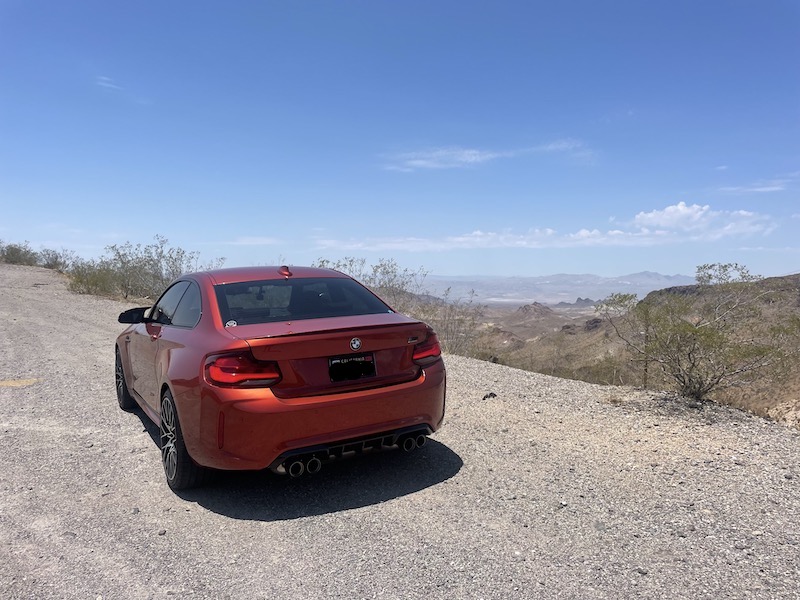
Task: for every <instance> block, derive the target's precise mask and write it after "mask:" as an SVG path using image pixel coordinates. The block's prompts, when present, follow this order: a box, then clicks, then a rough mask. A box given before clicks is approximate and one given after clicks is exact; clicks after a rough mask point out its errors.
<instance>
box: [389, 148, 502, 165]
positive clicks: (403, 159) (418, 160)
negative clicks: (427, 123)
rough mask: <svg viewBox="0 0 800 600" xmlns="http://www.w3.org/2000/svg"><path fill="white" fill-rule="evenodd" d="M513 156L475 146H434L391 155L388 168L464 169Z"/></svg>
mask: <svg viewBox="0 0 800 600" xmlns="http://www.w3.org/2000/svg"><path fill="white" fill-rule="evenodd" d="M508 156H513V153H510V152H493V151H490V150H478V149H475V148H460V147H458V146H451V147H448V148H433V149H429V150H420V151H417V152H405V153H401V154H396V155H395V156H393V157H390V163H389V165H387V169H391V170H396V171H416V170H419V169H462V168H464V167H474V166H476V165H480V164H482V163H486V162H489V161H492V160H495V159H497V158H500V157H508Z"/></svg>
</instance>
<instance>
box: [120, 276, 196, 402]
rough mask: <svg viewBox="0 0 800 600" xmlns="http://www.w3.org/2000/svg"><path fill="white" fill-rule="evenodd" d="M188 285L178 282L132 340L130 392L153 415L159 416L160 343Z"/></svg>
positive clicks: (156, 306) (138, 326) (165, 293)
mask: <svg viewBox="0 0 800 600" xmlns="http://www.w3.org/2000/svg"><path fill="white" fill-rule="evenodd" d="M189 285H190V283H189V282H188V281H179V282H177V283H175V284H174V285H172V286H171V287H170V288H169V289H167V291H165V292H164V293H163V294H162V295H161V298H159V300H158V302H156V303H155V305H154V306H153V308H152V310H151V311H150V318H149V319H148V320H147V322H145V323H140V324H139V325H137V326H136V330H135V331H134V335H133V336H132V337H131V364H132V368H133V372H134V374H135V378H134V381H133V389H134V391H136V393H137V394H138V395H139V396H140V397H141V398H142V399H143V400H144V401H145V402H146V403H147V405H148V406H149V407H150V408H151V409H153V411H155V412H156V413H160V412H161V409H160V406H159V401H160V390H159V388H158V386H159V378H158V369H159V365H158V357H159V342H160V339H161V335H162V333H163V330H164V327H166V326H169V325H170V324H171V323H172V318H173V316H174V315H175V310H176V309H177V307H178V303H179V302H180V300H181V298H182V297H183V294H184V293H185V292H186V290H187V288H188V287H189Z"/></svg>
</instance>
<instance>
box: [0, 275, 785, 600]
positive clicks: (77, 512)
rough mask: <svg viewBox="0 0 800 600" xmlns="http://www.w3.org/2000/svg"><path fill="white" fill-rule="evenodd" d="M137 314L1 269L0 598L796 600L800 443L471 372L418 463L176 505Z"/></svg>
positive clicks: (747, 419)
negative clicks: (139, 353) (136, 354)
mask: <svg viewBox="0 0 800 600" xmlns="http://www.w3.org/2000/svg"><path fill="white" fill-rule="evenodd" d="M128 306H129V305H128V304H125V303H121V302H115V301H111V300H107V299H102V298H93V297H87V296H77V295H74V294H71V293H70V292H68V291H67V290H66V287H65V281H64V279H63V278H62V277H61V276H59V275H58V274H56V273H53V272H51V271H46V270H42V269H37V268H30V267H18V266H11V265H0V431H2V436H1V437H0V451H2V467H1V468H0V544H2V545H1V546H0V547H1V548H2V549H1V550H0V594H1V595H2V597H3V598H92V599H94V598H137V599H138V598H142V599H150V598H153V599H156V598H175V597H177V598H232V599H233V598H248V599H250V598H286V599H291V598H303V599H308V598H347V599H352V598H381V599H394V598H398V599H400V598H403V599H406V598H412V599H413V598H455V597H461V598H476V599H477V598H485V599H501V598H502V599H507V598H709V599H711V598H714V599H717V598H800V592H799V591H798V589H800V574H798V561H799V559H800V525H799V524H798V521H800V494H798V491H800V490H799V489H798V485H800V432H798V431H797V430H795V429H791V428H788V427H785V426H782V425H777V424H774V423H772V422H769V421H766V420H763V419H760V418H757V417H752V416H750V415H747V414H744V413H741V412H738V411H735V410H732V409H728V408H724V407H718V406H709V407H704V408H690V407H688V406H687V404H686V403H685V402H683V401H678V400H675V399H670V398H668V397H664V396H661V395H658V394H653V393H645V392H640V391H636V390H632V389H629V388H610V387H601V386H595V385H590V384H585V383H581V382H575V381H568V380H561V379H556V378H552V377H547V376H544V375H539V374H535V373H526V372H523V371H518V370H514V369H510V368H507V367H503V366H500V365H494V364H489V363H483V362H478V361H474V360H470V359H466V358H461V357H457V356H448V357H446V363H447V368H448V405H447V417H446V422H445V426H444V427H443V428H442V429H441V430H440V432H438V433H437V434H436V435H434V436H433V438H432V440H431V442H430V443H429V444H428V445H426V446H425V447H424V448H422V449H421V450H418V451H417V452H415V453H413V454H410V455H405V454H402V453H399V452H390V453H384V454H380V455H373V456H367V457H363V458H361V459H357V460H352V461H347V462H343V463H341V464H338V465H331V466H329V467H328V468H326V469H323V471H322V472H321V473H320V474H319V475H317V476H315V477H309V478H301V479H299V480H293V481H289V480H287V479H282V478H278V477H275V476H272V475H270V474H268V473H232V474H222V475H221V476H220V477H219V478H218V479H217V480H216V481H215V482H214V483H213V484H212V485H211V486H210V487H208V488H206V489H202V490H196V491H192V492H187V493H184V494H181V495H176V494H174V493H173V492H171V491H170V490H169V488H168V487H167V485H166V483H165V482H164V480H163V475H162V471H161V466H160V461H159V452H158V447H157V443H156V439H157V430H156V428H155V427H153V426H152V425H151V424H149V423H148V422H147V420H146V417H144V416H143V415H142V414H141V413H138V412H134V413H125V412H123V411H120V410H119V408H118V407H117V404H116V399H115V395H114V380H113V366H114V365H113V362H114V360H113V358H114V355H113V343H114V338H115V337H116V335H117V334H118V333H119V331H121V329H122V326H121V325H119V324H118V323H117V322H116V316H117V314H118V313H119V312H120V311H121V310H123V309H125V308H127V307H128Z"/></svg>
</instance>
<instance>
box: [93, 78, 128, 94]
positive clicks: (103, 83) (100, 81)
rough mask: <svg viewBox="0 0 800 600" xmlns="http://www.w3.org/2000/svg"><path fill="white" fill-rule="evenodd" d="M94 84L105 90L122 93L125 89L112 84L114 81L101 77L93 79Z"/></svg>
mask: <svg viewBox="0 0 800 600" xmlns="http://www.w3.org/2000/svg"><path fill="white" fill-rule="evenodd" d="M94 83H95V85H97V86H99V87H101V88H103V89H105V90H114V91H122V90H124V89H125V88H124V87H122V86H121V85H117V84H116V83H114V80H113V79H111V77H104V76H102V75H98V76H97V77H95V80H94Z"/></svg>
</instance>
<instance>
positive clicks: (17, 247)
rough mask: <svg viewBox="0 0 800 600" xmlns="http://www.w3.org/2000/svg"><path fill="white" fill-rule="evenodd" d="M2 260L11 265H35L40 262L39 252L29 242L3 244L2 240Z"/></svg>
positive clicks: (0, 257)
mask: <svg viewBox="0 0 800 600" xmlns="http://www.w3.org/2000/svg"><path fill="white" fill-rule="evenodd" d="M0 261H2V262H4V263H7V264H9V265H27V266H32V267H33V266H36V265H38V264H39V254H38V253H37V252H36V251H35V250H34V249H33V248H31V246H30V243H29V242H23V243H21V244H14V243H11V244H3V243H2V242H0Z"/></svg>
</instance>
